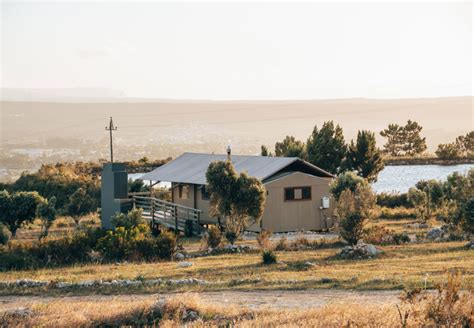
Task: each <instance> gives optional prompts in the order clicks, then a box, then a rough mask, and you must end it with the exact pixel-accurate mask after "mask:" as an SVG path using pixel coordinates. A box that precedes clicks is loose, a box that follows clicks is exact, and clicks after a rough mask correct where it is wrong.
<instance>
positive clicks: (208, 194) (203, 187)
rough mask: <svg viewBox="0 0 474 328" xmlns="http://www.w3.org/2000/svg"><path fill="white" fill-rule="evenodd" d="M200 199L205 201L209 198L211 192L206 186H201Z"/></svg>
mask: <svg viewBox="0 0 474 328" xmlns="http://www.w3.org/2000/svg"><path fill="white" fill-rule="evenodd" d="M205 195H207V197H205ZM201 200H203V201H207V202H208V201H210V200H211V194H210V193H209V192H208V191H207V190H206V186H202V187H201Z"/></svg>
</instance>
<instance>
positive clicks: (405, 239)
mask: <svg viewBox="0 0 474 328" xmlns="http://www.w3.org/2000/svg"><path fill="white" fill-rule="evenodd" d="M392 238H393V242H394V243H395V244H397V245H401V244H406V243H409V242H410V236H408V234H407V233H406V232H402V233H395V234H393V237H392Z"/></svg>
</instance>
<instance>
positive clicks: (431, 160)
mask: <svg viewBox="0 0 474 328" xmlns="http://www.w3.org/2000/svg"><path fill="white" fill-rule="evenodd" d="M461 164H474V158H456V159H441V158H437V157H413V158H407V157H401V158H387V159H385V165H387V166H389V165H390V166H400V165H444V166H449V165H461Z"/></svg>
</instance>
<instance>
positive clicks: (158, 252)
mask: <svg viewBox="0 0 474 328" xmlns="http://www.w3.org/2000/svg"><path fill="white" fill-rule="evenodd" d="M176 247H177V243H176V236H175V235H174V234H173V233H171V232H162V233H161V234H160V235H159V236H158V237H153V236H152V235H151V233H150V229H149V228H148V226H147V225H145V224H139V225H137V226H136V227H132V228H129V229H126V228H124V227H118V228H116V229H115V230H114V231H111V230H109V231H107V233H106V235H105V236H104V237H102V238H101V239H99V241H98V242H97V247H96V248H97V250H99V251H100V252H101V254H102V255H103V257H104V259H105V260H108V261H123V260H129V261H142V260H145V261H150V260H154V259H170V258H172V257H173V255H174V254H175V252H176Z"/></svg>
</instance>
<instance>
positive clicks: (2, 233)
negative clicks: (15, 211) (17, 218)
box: [0, 223, 10, 245]
mask: <svg viewBox="0 0 474 328" xmlns="http://www.w3.org/2000/svg"><path fill="white" fill-rule="evenodd" d="M9 239H10V236H9V235H8V233H7V232H6V228H5V227H4V226H3V224H1V223H0V245H6V244H7V243H8V240H9Z"/></svg>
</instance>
